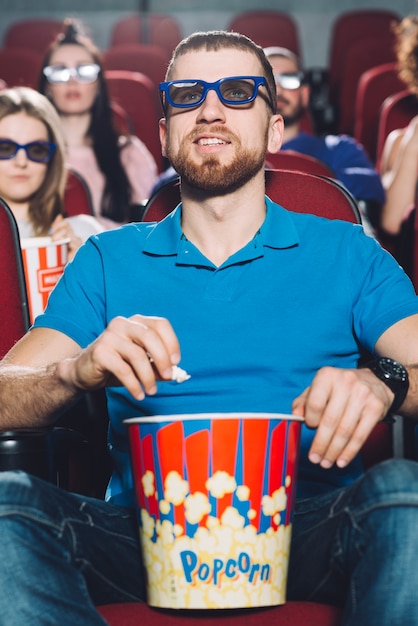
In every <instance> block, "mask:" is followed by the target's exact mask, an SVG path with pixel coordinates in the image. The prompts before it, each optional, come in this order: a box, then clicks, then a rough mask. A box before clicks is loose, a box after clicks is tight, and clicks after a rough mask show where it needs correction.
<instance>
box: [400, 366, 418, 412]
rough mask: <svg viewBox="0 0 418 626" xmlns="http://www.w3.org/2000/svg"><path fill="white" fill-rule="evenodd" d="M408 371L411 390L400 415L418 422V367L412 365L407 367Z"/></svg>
mask: <svg viewBox="0 0 418 626" xmlns="http://www.w3.org/2000/svg"><path fill="white" fill-rule="evenodd" d="M407 370H408V376H409V390H408V395H407V397H406V399H405V402H404V403H403V405H402V407H401V408H400V410H399V413H400V414H401V415H406V416H407V417H411V418H413V419H415V420H418V365H410V366H408V367H407Z"/></svg>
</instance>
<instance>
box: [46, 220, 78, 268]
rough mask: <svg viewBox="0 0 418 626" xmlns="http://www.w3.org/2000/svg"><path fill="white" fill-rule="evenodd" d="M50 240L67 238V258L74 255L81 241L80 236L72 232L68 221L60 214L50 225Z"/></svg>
mask: <svg viewBox="0 0 418 626" xmlns="http://www.w3.org/2000/svg"><path fill="white" fill-rule="evenodd" d="M51 237H52V241H60V240H61V239H69V240H70V241H69V243H68V260H69V261H71V259H72V258H73V257H74V255H75V253H76V252H77V250H78V249H79V247H80V246H81V244H82V243H83V241H82V239H81V238H80V237H77V235H76V234H75V233H74V231H73V229H72V227H71V224H70V222H69V221H68V220H67V219H66V218H65V217H63V216H62V215H57V217H56V218H55V219H54V221H53V222H52V226H51Z"/></svg>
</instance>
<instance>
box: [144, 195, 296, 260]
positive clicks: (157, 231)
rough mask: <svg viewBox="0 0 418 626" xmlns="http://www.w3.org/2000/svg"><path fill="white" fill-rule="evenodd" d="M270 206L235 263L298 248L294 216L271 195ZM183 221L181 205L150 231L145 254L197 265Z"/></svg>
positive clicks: (267, 200) (235, 258) (267, 203)
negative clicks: (269, 250)
mask: <svg viewBox="0 0 418 626" xmlns="http://www.w3.org/2000/svg"><path fill="white" fill-rule="evenodd" d="M266 206H267V214H266V219H265V220H264V222H263V224H262V226H261V228H260V230H259V231H258V232H257V233H256V234H255V236H254V239H253V240H252V241H250V242H248V244H247V245H246V246H244V247H243V248H242V249H241V250H239V251H238V252H237V253H236V254H235V255H233V257H234V260H235V262H237V261H244V260H251V259H252V258H256V257H259V256H262V255H263V248H264V246H267V247H269V248H276V249H280V248H290V247H293V246H296V245H298V243H299V237H298V233H297V229H296V225H295V223H294V220H293V217H292V214H291V213H289V211H287V210H286V209H284V208H283V207H281V206H280V205H278V204H275V203H274V202H272V201H271V200H270V198H268V197H267V196H266ZM180 218H181V204H179V205H178V206H177V207H176V208H175V209H174V211H172V212H171V213H169V214H168V215H167V217H165V218H164V219H163V220H162V221H161V222H157V223H156V224H155V225H154V226H153V228H151V229H150V232H149V234H148V235H147V239H146V242H145V244H144V248H143V251H144V252H145V253H148V254H155V255H157V256H175V255H177V256H179V257H181V258H179V261H181V262H182V263H183V262H185V263H187V264H189V263H195V262H196V256H195V254H192V255H190V254H189V253H190V242H187V239H186V238H185V237H184V235H183V232H182V229H181V223H180ZM187 244H189V249H188V253H187V254H189V256H187V257H186V258H185V249H187ZM193 247H194V246H193ZM195 250H196V249H195ZM197 252H198V251H197ZM192 257H194V258H192ZM237 257H239V258H237ZM202 258H203V256H202Z"/></svg>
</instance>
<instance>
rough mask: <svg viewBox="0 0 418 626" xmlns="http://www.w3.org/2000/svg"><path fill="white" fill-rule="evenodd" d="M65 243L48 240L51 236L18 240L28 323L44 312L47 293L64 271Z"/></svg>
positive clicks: (64, 241) (66, 251)
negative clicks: (21, 258)
mask: <svg viewBox="0 0 418 626" xmlns="http://www.w3.org/2000/svg"><path fill="white" fill-rule="evenodd" d="M69 241H70V240H69V239H62V240H60V241H52V239H51V237H28V238H26V239H21V240H20V245H21V248H22V257H23V266H24V269H25V279H26V291H27V294H28V302H29V316H30V321H31V323H32V322H33V321H34V319H35V317H36V316H37V315H39V314H40V313H42V312H43V311H44V310H45V307H46V304H47V302H48V297H49V294H50V292H51V291H52V289H53V288H54V287H55V284H56V283H57V281H58V279H59V277H60V276H61V274H62V273H63V271H64V267H65V264H66V262H67V255H68V242H69Z"/></svg>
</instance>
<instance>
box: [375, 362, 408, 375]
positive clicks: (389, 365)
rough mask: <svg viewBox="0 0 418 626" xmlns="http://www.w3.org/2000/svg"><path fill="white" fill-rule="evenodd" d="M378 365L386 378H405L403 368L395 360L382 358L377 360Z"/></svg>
mask: <svg viewBox="0 0 418 626" xmlns="http://www.w3.org/2000/svg"><path fill="white" fill-rule="evenodd" d="M379 365H380V368H381V370H382V372H383V373H384V375H385V376H386V377H387V378H392V379H393V378H394V379H396V380H399V381H403V380H405V377H406V375H405V368H404V367H403V366H402V365H401V364H400V363H398V362H397V361H393V360H392V359H385V358H383V359H380V360H379Z"/></svg>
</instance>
